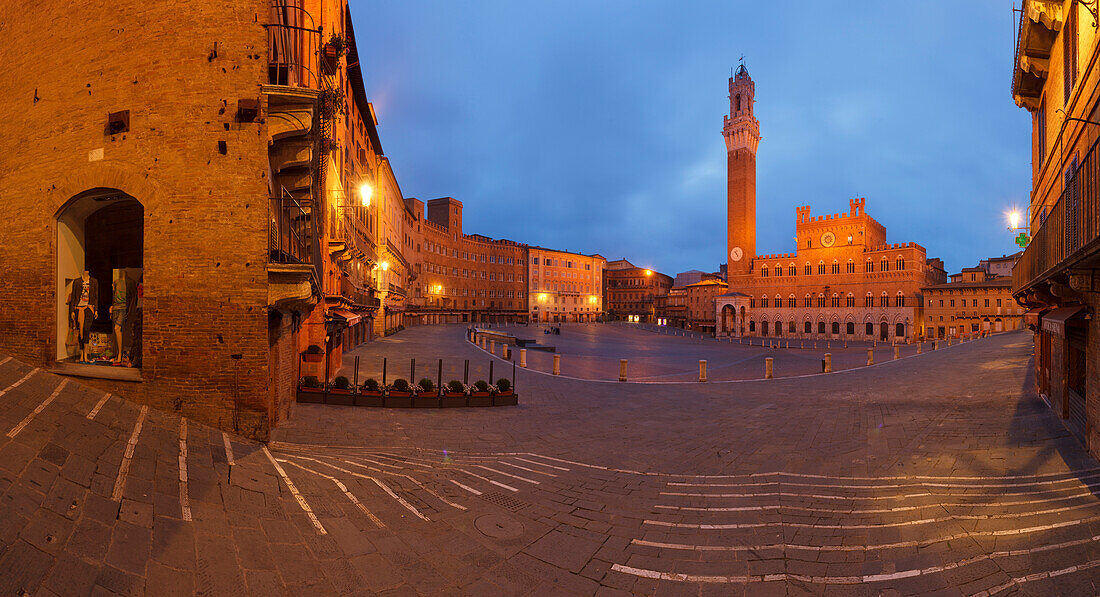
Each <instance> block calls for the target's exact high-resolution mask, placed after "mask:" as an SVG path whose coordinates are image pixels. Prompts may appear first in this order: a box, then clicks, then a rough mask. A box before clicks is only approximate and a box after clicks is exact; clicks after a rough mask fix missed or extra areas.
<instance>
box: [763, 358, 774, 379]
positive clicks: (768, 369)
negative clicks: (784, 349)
mask: <svg viewBox="0 0 1100 597" xmlns="http://www.w3.org/2000/svg"><path fill="white" fill-rule="evenodd" d="M774 360H775V359H773V358H772V357H766V358H765V359H764V379H771V378H772V371H773V369H772V362H773V361H774Z"/></svg>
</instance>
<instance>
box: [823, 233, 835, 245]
mask: <svg viewBox="0 0 1100 597" xmlns="http://www.w3.org/2000/svg"><path fill="white" fill-rule="evenodd" d="M835 242H836V235H835V234H833V233H832V232H826V233H825V234H822V235H821V246H823V247H831V246H833V243H835Z"/></svg>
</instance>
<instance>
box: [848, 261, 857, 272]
mask: <svg viewBox="0 0 1100 597" xmlns="http://www.w3.org/2000/svg"><path fill="white" fill-rule="evenodd" d="M848 273H849V274H854V273H856V262H855V261H852V260H851V259H849V260H848Z"/></svg>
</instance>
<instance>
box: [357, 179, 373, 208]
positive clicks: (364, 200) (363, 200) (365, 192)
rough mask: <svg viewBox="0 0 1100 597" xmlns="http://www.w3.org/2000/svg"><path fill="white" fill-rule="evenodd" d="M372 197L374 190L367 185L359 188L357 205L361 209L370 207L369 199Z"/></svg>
mask: <svg viewBox="0 0 1100 597" xmlns="http://www.w3.org/2000/svg"><path fill="white" fill-rule="evenodd" d="M373 195H374V188H373V187H371V186H370V185H369V184H364V185H363V186H361V187H359V203H360V204H361V205H362V206H363V207H370V198H371V197H372V196H373Z"/></svg>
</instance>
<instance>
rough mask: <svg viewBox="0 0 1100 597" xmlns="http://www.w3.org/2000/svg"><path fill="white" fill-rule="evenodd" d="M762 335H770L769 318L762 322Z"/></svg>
mask: <svg viewBox="0 0 1100 597" xmlns="http://www.w3.org/2000/svg"><path fill="white" fill-rule="evenodd" d="M760 335H761V336H767V335H768V321H767V320H764V321H761V322H760Z"/></svg>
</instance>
